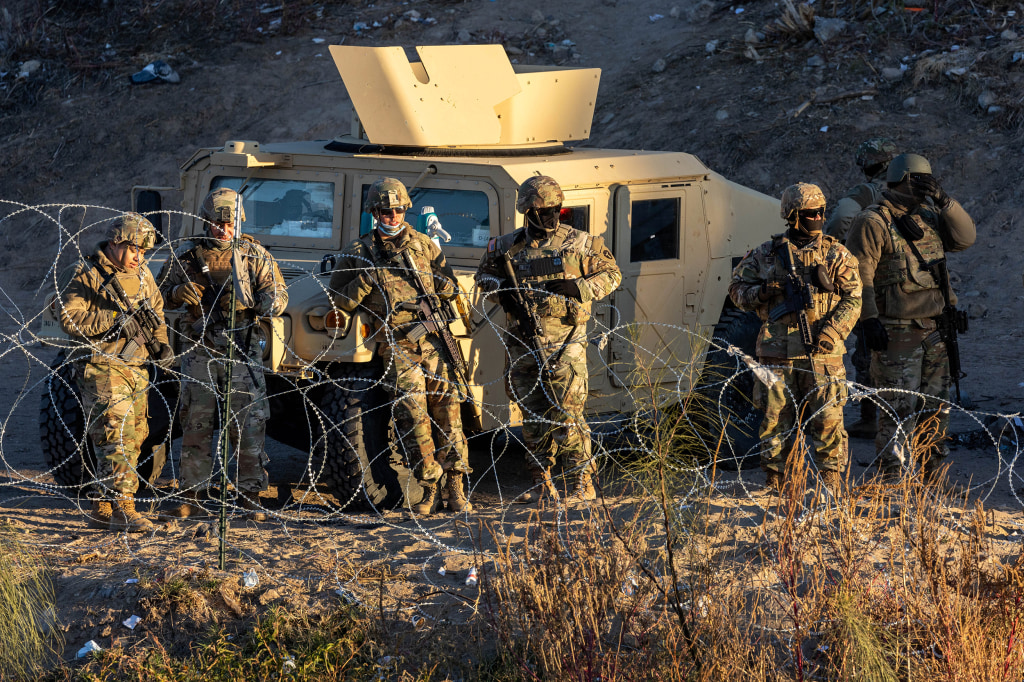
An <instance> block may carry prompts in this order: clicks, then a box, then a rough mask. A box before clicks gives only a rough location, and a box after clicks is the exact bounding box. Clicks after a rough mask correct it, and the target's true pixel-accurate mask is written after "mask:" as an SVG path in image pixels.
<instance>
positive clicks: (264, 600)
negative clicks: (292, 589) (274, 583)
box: [258, 589, 281, 606]
mask: <svg viewBox="0 0 1024 682" xmlns="http://www.w3.org/2000/svg"><path fill="white" fill-rule="evenodd" d="M280 598H281V593H280V592H278V591H277V590H275V589H269V590H267V591H266V592H264V593H263V594H261V595H260V596H259V598H258V601H259V603H260V606H266V605H267V604H270V603H272V602H275V601H277V600H278V599H280Z"/></svg>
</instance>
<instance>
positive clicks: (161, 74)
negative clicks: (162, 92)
mask: <svg viewBox="0 0 1024 682" xmlns="http://www.w3.org/2000/svg"><path fill="white" fill-rule="evenodd" d="M158 79H159V80H162V81H167V82H168V83H179V82H181V76H179V75H178V72H177V71H175V70H174V69H172V68H171V65H170V64H168V63H167V62H164V61H160V60H159V59H158V60H157V61H155V62H150V63H149V64H146V65H145V66H144V67H142V71H139V72H137V73H133V74H132V83H135V84H136V85H138V84H140V83H149V82H151V81H155V80H158Z"/></svg>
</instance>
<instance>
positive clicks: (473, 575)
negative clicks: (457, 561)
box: [466, 566, 478, 585]
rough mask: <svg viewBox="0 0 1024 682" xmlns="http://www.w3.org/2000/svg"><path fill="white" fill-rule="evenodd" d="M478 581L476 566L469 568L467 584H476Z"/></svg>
mask: <svg viewBox="0 0 1024 682" xmlns="http://www.w3.org/2000/svg"><path fill="white" fill-rule="evenodd" d="M477 582H478V580H477V577H476V566H473V567H472V568H470V569H469V575H467V576H466V584H467V585H476V584H477Z"/></svg>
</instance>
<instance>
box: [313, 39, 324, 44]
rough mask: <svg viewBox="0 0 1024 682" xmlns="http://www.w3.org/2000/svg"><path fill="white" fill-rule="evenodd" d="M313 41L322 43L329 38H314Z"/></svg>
mask: <svg viewBox="0 0 1024 682" xmlns="http://www.w3.org/2000/svg"><path fill="white" fill-rule="evenodd" d="M313 42H314V43H316V44H317V45H321V44H323V43H326V42H327V38H313Z"/></svg>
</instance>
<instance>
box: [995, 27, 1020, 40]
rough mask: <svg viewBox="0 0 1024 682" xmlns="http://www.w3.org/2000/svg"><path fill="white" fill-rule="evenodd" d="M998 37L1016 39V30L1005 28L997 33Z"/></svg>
mask: <svg viewBox="0 0 1024 682" xmlns="http://www.w3.org/2000/svg"><path fill="white" fill-rule="evenodd" d="M999 37H1000V38H1002V39H1003V40H1010V41H1012V40H1016V39H1017V32H1016V31H1011V30H1010V29H1006V30H1005V31H1003V32H1002V33H1000V34H999Z"/></svg>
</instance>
